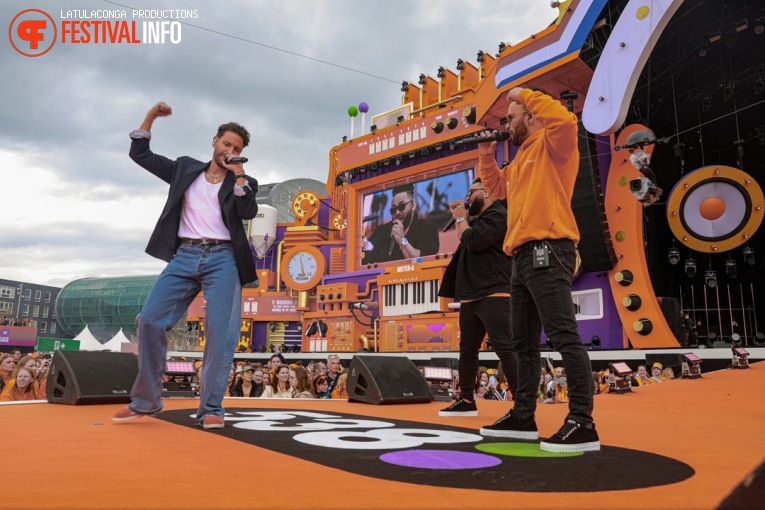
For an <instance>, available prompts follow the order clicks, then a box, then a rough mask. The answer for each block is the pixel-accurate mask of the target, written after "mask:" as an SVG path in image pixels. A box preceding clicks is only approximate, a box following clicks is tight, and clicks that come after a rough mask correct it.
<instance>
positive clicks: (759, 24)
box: [754, 18, 765, 35]
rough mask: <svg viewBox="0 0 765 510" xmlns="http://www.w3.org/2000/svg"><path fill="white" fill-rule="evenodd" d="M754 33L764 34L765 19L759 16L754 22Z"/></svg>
mask: <svg viewBox="0 0 765 510" xmlns="http://www.w3.org/2000/svg"><path fill="white" fill-rule="evenodd" d="M754 33H755V34H757V35H762V34H764V33H765V19H764V18H759V19H757V20H756V21H755V22H754Z"/></svg>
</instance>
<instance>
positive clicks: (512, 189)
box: [478, 87, 600, 453]
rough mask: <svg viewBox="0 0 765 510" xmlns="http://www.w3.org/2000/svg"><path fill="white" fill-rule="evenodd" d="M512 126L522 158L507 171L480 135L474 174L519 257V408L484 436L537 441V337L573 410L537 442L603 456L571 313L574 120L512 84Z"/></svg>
mask: <svg viewBox="0 0 765 510" xmlns="http://www.w3.org/2000/svg"><path fill="white" fill-rule="evenodd" d="M507 100H508V103H509V106H508V109H507V117H506V119H507V124H506V126H505V129H507V131H509V133H510V138H511V140H512V142H513V144H514V145H516V146H518V147H519V149H518V153H517V154H516V156H515V157H514V158H513V160H512V162H511V163H510V164H509V165H507V166H505V167H503V168H502V169H500V168H499V166H497V160H496V156H495V153H496V147H497V142H496V141H491V140H489V139H488V137H489V136H490V133H489V132H487V131H485V132H483V133H482V135H481V136H484V137H486V138H487V140H486V142H484V143H479V144H478V153H479V163H478V171H479V173H480V177H481V182H483V184H484V187H485V188H486V192H487V193H488V194H489V195H491V196H493V197H494V198H496V199H499V200H501V199H505V198H506V199H507V210H508V215H507V234H506V235H505V241H504V251H505V253H506V254H507V255H511V256H512V258H513V275H512V280H511V286H510V294H511V295H512V296H513V298H512V300H511V316H512V333H513V347H514V350H515V352H516V355H517V356H518V387H517V391H516V394H515V395H514V397H515V405H514V406H513V408H512V410H510V411H509V412H508V413H507V414H506V415H505V416H503V417H502V418H500V419H499V420H497V421H496V422H495V423H493V424H492V425H488V426H485V427H482V428H481V430H480V432H481V434H482V435H487V436H493V437H509V438H519V439H536V438H537V437H539V433H538V429H537V424H536V421H535V418H534V413H535V411H536V406H537V397H536V384H537V382H538V381H539V374H540V368H541V367H540V363H539V357H540V351H541V341H540V338H541V333H542V329H544V331H545V334H546V335H547V338H548V340H549V341H550V342H551V343H552V345H553V348H554V349H555V350H556V351H558V352H560V354H561V358H562V360H563V366H564V367H565V368H566V379H567V383H568V388H569V413H568V416H566V418H565V420H564V422H563V425H562V426H561V428H560V429H559V430H558V432H557V433H555V434H554V435H552V436H551V437H549V438H547V439H544V440H542V441H541V442H540V444H539V447H540V449H541V450H542V451H547V452H555V453H558V452H583V451H598V450H600V439H599V437H598V433H597V431H596V429H595V424H594V423H593V418H592V410H593V394H594V392H593V387H592V383H591V380H592V365H591V363H590V358H589V356H588V355H587V349H585V347H584V343H583V342H582V338H581V336H580V335H579V329H578V327H577V324H576V317H575V314H574V307H573V306H571V282H572V280H573V277H574V271H575V267H576V244H577V243H578V242H579V238H580V236H579V229H578V227H577V224H576V219H575V218H574V213H573V210H572V208H571V198H572V196H573V193H574V185H575V183H576V177H577V174H578V173H579V158H580V156H579V148H578V143H579V130H578V119H577V116H576V114H574V113H573V112H570V111H568V110H567V109H566V107H565V106H564V105H563V104H561V103H560V101H558V100H557V99H554V98H553V97H551V96H549V95H548V94H546V93H544V92H541V91H538V90H531V89H526V88H520V87H515V88H513V89H512V90H510V91H509V92H508V93H507Z"/></svg>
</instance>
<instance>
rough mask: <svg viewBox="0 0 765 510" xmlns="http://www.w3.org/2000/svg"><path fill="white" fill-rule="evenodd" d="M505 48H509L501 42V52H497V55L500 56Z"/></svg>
mask: <svg viewBox="0 0 765 510" xmlns="http://www.w3.org/2000/svg"><path fill="white" fill-rule="evenodd" d="M505 48H507V44H505V43H503V42H500V43H499V53H497V56H500V55H501V54H502V52H503V51H505Z"/></svg>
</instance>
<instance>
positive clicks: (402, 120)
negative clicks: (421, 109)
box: [396, 115, 405, 124]
mask: <svg viewBox="0 0 765 510" xmlns="http://www.w3.org/2000/svg"><path fill="white" fill-rule="evenodd" d="M404 120H405V118H404V116H403V115H399V116H398V117H396V123H397V124H401V123H402V122H404Z"/></svg>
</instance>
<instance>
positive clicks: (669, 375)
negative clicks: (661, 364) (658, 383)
mask: <svg viewBox="0 0 765 510" xmlns="http://www.w3.org/2000/svg"><path fill="white" fill-rule="evenodd" d="M661 376H662V377H663V378H664V380H665V381H672V380H674V379H675V372H674V371H673V370H672V367H665V368H664V370H662V372H661Z"/></svg>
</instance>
